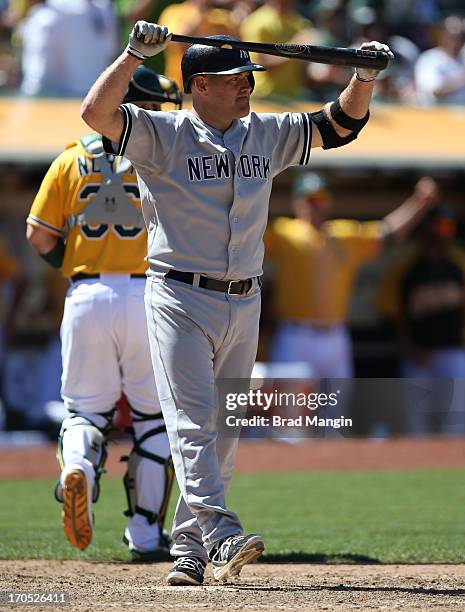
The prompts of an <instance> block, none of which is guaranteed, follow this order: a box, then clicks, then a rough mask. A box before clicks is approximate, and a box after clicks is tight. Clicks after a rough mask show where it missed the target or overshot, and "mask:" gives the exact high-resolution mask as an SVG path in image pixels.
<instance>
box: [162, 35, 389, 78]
mask: <svg viewBox="0 0 465 612" xmlns="http://www.w3.org/2000/svg"><path fill="white" fill-rule="evenodd" d="M171 40H173V41H175V42H182V43H188V44H198V45H208V46H211V47H225V48H226V49H244V50H245V51H253V52H256V53H265V54H267V55H277V56H279V57H287V58H292V59H301V60H306V61H307V62H316V63H318V64H334V65H337V66H352V67H353V68H376V69H379V70H382V69H383V68H386V66H387V65H388V64H389V57H388V56H387V55H386V54H385V53H382V52H381V51H368V50H367V51H365V50H363V49H349V48H346V47H322V46H318V45H291V44H287V43H257V42H247V41H242V40H228V41H225V40H221V39H218V38H204V37H202V36H184V35H181V34H172V36H171Z"/></svg>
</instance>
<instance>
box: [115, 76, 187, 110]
mask: <svg viewBox="0 0 465 612" xmlns="http://www.w3.org/2000/svg"><path fill="white" fill-rule="evenodd" d="M123 102H134V103H141V104H142V103H147V102H148V103H153V102H159V103H161V104H163V103H164V102H172V103H173V104H177V105H178V107H179V108H181V106H182V93H181V91H180V89H179V87H178V86H177V85H176V83H175V82H174V81H172V80H171V79H167V78H166V77H165V76H163V75H161V74H157V73H156V72H154V71H153V70H150V68H146V67H145V66H138V67H137V68H136V69H135V70H134V74H133V75H132V77H131V80H130V81H129V86H128V89H127V91H126V95H125V96H124V100H123Z"/></svg>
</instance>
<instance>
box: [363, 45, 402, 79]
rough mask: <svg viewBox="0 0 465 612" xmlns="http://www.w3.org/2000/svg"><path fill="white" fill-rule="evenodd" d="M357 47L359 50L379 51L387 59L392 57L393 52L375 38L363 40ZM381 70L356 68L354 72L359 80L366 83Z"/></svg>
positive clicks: (374, 77)
mask: <svg viewBox="0 0 465 612" xmlns="http://www.w3.org/2000/svg"><path fill="white" fill-rule="evenodd" d="M359 49H360V50H361V51H381V53H384V54H385V55H387V56H388V57H389V59H390V60H391V59H394V53H393V52H392V51H391V49H390V48H389V47H388V46H387V45H383V44H382V43H380V42H378V41H377V40H373V41H371V42H364V43H362V44H361V45H360V47H359ZM380 72H381V70H380V69H379V68H356V69H355V74H356V76H357V79H358V80H359V81H364V82H366V83H368V82H370V81H374V80H375V79H376V77H377V76H378V74H379V73H380Z"/></svg>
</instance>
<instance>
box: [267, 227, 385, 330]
mask: <svg viewBox="0 0 465 612" xmlns="http://www.w3.org/2000/svg"><path fill="white" fill-rule="evenodd" d="M381 244H382V225H381V224H380V223H379V222H371V221H370V222H364V223H360V222H357V221H349V220H345V219H337V220H334V221H328V222H326V223H325V224H324V226H323V228H322V230H321V231H318V230H317V229H315V228H314V227H313V226H312V225H311V224H310V223H306V222H305V221H302V220H300V219H288V218H279V219H276V220H275V221H274V222H273V223H272V224H270V226H269V227H268V229H267V231H266V234H265V247H266V255H267V256H269V257H271V258H272V260H273V268H274V272H275V275H274V279H275V281H274V282H275V309H276V311H277V315H278V316H279V317H280V318H283V319H292V320H299V321H302V322H305V321H306V322H309V323H315V324H324V325H333V324H337V323H342V322H344V321H345V320H346V317H347V311H348V307H349V301H350V297H351V293H352V287H353V284H354V282H355V278H356V275H357V272H358V269H359V267H360V266H361V264H362V263H364V262H366V261H368V260H370V259H373V258H375V257H376V255H377V254H378V253H379V250H380V247H381Z"/></svg>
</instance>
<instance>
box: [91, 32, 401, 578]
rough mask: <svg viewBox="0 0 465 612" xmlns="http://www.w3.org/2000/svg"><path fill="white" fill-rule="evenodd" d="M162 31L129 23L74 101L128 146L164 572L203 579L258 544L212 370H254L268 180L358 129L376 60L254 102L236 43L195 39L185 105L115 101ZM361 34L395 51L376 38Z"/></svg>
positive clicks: (115, 146)
mask: <svg viewBox="0 0 465 612" xmlns="http://www.w3.org/2000/svg"><path fill="white" fill-rule="evenodd" d="M226 38H227V37H226ZM169 41H170V35H169V33H168V30H167V28H165V27H162V26H158V25H156V24H151V23H147V22H143V21H142V22H141V21H139V22H137V23H136V25H135V26H134V29H133V31H132V32H131V35H130V38H129V44H128V47H127V48H126V50H125V52H124V53H123V54H122V55H121V56H120V57H119V58H118V59H117V60H116V61H115V62H114V63H113V64H112V65H111V66H110V67H109V68H108V69H107V70H106V71H105V72H104V73H103V74H102V75H101V76H100V77H99V79H98V80H97V82H96V83H95V84H94V86H93V87H92V88H91V90H90V92H89V93H88V95H87V97H86V99H85V100H84V103H83V105H82V110H81V112H82V117H83V119H84V120H85V121H86V122H87V123H88V124H89V125H90V126H91V127H92V128H94V129H95V130H96V131H98V132H100V133H101V134H102V135H103V136H104V137H105V138H104V143H105V147H106V150H107V151H113V152H115V153H117V154H118V155H124V156H125V157H127V158H128V159H130V160H131V162H132V164H133V165H134V168H135V169H136V172H137V177H138V182H139V188H140V192H141V199H142V207H143V213H144V218H145V222H146V224H147V228H148V232H149V239H148V262H149V272H148V275H149V276H148V280H147V285H146V314H147V320H148V328H149V335H150V346H151V354H152V360H153V366H154V369H155V372H156V376H157V384H158V394H159V398H160V403H161V407H162V411H163V416H164V419H165V422H166V427H167V431H168V436H169V440H170V446H171V452H172V456H173V461H174V467H175V472H176V477H177V480H178V483H179V487H180V490H181V495H180V498H179V501H178V505H177V509H176V514H175V518H174V524H173V531H172V536H173V539H174V545H173V547H172V549H171V554H172V555H173V556H174V557H175V561H174V568H173V570H172V571H171V572H170V573H169V575H168V583H169V584H172V585H200V584H202V582H203V579H204V571H205V567H206V564H207V562H208V561H211V563H212V567H213V576H214V578H215V579H217V580H227V579H228V578H229V577H231V576H236V575H238V574H239V573H240V571H241V569H242V567H243V566H244V565H245V564H246V563H249V562H251V561H253V560H255V559H256V558H258V557H259V556H260V554H261V553H262V551H263V550H264V543H263V540H262V538H261V537H260V536H258V535H254V534H252V535H243V530H242V526H241V523H240V521H239V518H238V517H237V516H236V514H234V513H233V512H231V511H230V510H228V508H227V506H226V502H225V491H226V489H227V486H228V483H229V481H230V478H231V475H232V471H233V464H234V456H235V452H236V448H237V442H238V441H237V439H234V438H232V437H230V438H227V437H224V436H218V430H217V417H218V406H217V403H216V399H215V379H217V378H223V379H224V378H226V379H235V378H238V379H241V378H242V379H243V378H249V377H250V375H251V372H252V367H253V364H254V360H255V356H256V349H257V339H258V324H259V316H260V276H261V274H262V259H263V243H262V237H263V233H264V230H265V226H266V223H267V213H268V201H269V196H270V192H271V186H272V179H273V177H274V176H276V175H277V174H278V173H279V172H281V171H282V170H284V169H285V168H287V167H289V166H292V165H302V166H305V165H307V164H308V163H309V161H310V152H311V148H312V147H321V146H323V147H324V148H332V147H338V146H341V145H344V144H346V143H348V142H350V141H351V140H353V139H355V138H356V137H357V134H358V132H359V131H360V130H361V129H362V127H363V126H364V125H365V123H366V122H367V121H368V117H369V113H368V106H369V102H370V99H371V95H372V90H373V81H374V79H375V78H376V75H377V70H371V69H363V70H362V69H359V70H358V72H357V73H356V74H355V75H354V77H353V78H352V80H351V82H350V84H349V85H348V87H347V88H346V89H345V90H344V91H343V92H342V94H341V96H340V98H339V99H338V100H337V101H335V102H333V103H332V104H328V105H327V106H326V107H325V108H324V109H322V110H321V111H319V112H317V113H283V114H273V113H269V114H257V113H254V112H251V111H250V94H251V93H252V91H253V88H254V78H253V71H255V70H264V68H263V67H262V66H260V65H257V64H254V63H252V62H251V60H250V57H249V55H248V53H247V52H244V51H239V50H233V49H227V48H218V47H210V46H204V45H193V46H191V47H188V48H187V50H186V52H185V54H184V56H183V60H182V65H181V68H182V72H183V81H184V90H185V92H186V93H192V104H193V108H192V110H182V111H171V112H158V113H152V112H150V111H144V110H141V109H139V108H138V107H136V106H134V105H132V104H121V101H122V99H123V96H124V92H125V91H126V88H127V84H128V81H129V79H130V78H131V74H132V73H133V71H134V69H135V68H136V67H137V66H138V65H139V64H140V62H143V61H144V60H145V59H146V58H148V57H151V56H153V55H156V54H157V53H160V52H161V51H163V49H164V48H165V47H166V46H167V45H168V44H169ZM364 47H365V48H366V49H375V50H379V51H382V52H385V53H386V54H387V55H389V56H390V57H392V54H391V52H390V50H389V48H388V47H386V46H385V45H381V44H380V43H377V42H372V43H364Z"/></svg>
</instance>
